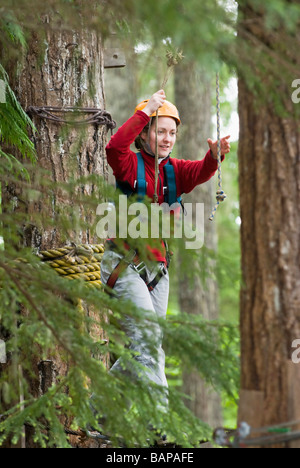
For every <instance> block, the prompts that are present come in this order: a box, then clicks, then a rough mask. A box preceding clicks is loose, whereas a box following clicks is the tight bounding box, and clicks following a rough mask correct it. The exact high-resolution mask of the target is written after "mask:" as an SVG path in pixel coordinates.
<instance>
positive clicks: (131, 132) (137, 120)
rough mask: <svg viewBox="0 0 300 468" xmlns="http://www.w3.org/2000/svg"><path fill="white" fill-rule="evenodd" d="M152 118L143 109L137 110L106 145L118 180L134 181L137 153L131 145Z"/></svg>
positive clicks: (109, 161)
mask: <svg viewBox="0 0 300 468" xmlns="http://www.w3.org/2000/svg"><path fill="white" fill-rule="evenodd" d="M149 120H150V118H149V117H148V116H147V115H146V114H145V113H144V112H142V111H137V112H136V114H134V115H133V116H132V117H131V118H130V119H129V120H127V122H125V124H124V125H122V127H120V128H119V130H118V131H117V133H115V135H113V136H112V137H111V140H110V142H109V143H108V145H107V147H106V154H107V161H108V164H109V165H110V166H111V167H112V169H113V171H114V176H115V177H116V179H117V180H120V181H127V182H129V183H130V184H131V185H132V184H133V183H134V180H135V178H136V171H137V160H136V157H135V153H134V152H133V151H131V149H130V145H132V143H133V142H134V140H135V139H136V137H137V136H138V135H139V134H140V133H141V132H142V130H143V128H144V127H145V126H146V125H147V124H148V122H149Z"/></svg>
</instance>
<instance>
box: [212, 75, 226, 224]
mask: <svg viewBox="0 0 300 468" xmlns="http://www.w3.org/2000/svg"><path fill="white" fill-rule="evenodd" d="M216 98H217V139H218V190H217V195H216V199H217V203H216V205H215V207H214V209H213V211H212V214H211V215H210V217H209V220H210V221H213V220H214V217H215V214H216V211H217V209H218V206H219V205H220V203H222V202H223V201H224V200H225V199H226V198H227V195H226V194H225V192H224V190H223V187H222V185H223V184H222V167H221V166H222V155H221V110H220V75H219V73H217V77H216Z"/></svg>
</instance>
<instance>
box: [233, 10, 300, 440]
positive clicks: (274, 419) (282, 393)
mask: <svg viewBox="0 0 300 468" xmlns="http://www.w3.org/2000/svg"><path fill="white" fill-rule="evenodd" d="M242 12H243V14H244V20H245V21H244V22H243V30H240V33H239V34H240V39H241V40H242V39H244V38H245V29H246V32H248V33H250V34H251V35H250V36H249V35H248V36H247V37H253V38H254V39H259V41H260V44H261V45H262V47H263V46H264V45H265V44H273V45H274V40H273V42H271V33H268V32H266V30H265V29H264V24H263V18H262V16H261V15H262V12H261V11H260V14H257V15H256V14H254V12H253V10H251V8H248V7H247V6H245V7H244V8H243V10H242ZM250 18H251V21H248V22H247V19H248V20H249V19H250ZM254 39H253V41H254ZM285 39H288V33H287V32H286V31H284V30H282V38H281V40H282V44H283V46H284V44H286V42H285ZM248 40H249V43H248V45H250V46H252V47H253V50H255V48H254V47H255V44H256V47H257V42H256V41H254V42H253V43H252V42H250V39H248ZM269 47H270V48H271V46H269ZM294 59H295V62H294V63H298V65H299V57H298V58H297V56H295V57H294ZM266 62H267V57H266ZM262 70H263V69H261V68H260V67H259V66H258V67H257V68H256V69H255V72H256V77H259V79H260V80H261V82H262V83H265V85H266V86H267V85H268V84H269V83H270V82H271V81H272V75H268V76H265V75H264V74H263V72H262ZM275 72H276V71H275V69H274V73H275ZM292 81H293V77H292V76H289V75H288V74H286V73H285V71H284V70H282V77H281V82H276V83H277V85H276V90H274V89H273V93H274V92H277V89H279V90H280V93H281V94H280V96H281V97H282V98H283V102H284V110H285V112H284V115H283V114H281V113H278V110H277V109H278V108H277V109H276V107H275V105H274V96H275V94H273V95H272V93H271V92H270V94H269V97H268V95H265V96H264V101H262V100H261V101H260V102H258V101H257V96H255V95H254V93H253V92H252V90H251V86H250V84H248V83H247V82H246V79H245V78H244V75H242V73H241V74H240V79H239V115H240V142H239V171H240V176H239V179H240V180H239V183H240V204H241V219H242V227H241V243H242V275H243V281H242V284H243V287H242V290H241V342H242V350H241V367H242V374H241V396H240V408H239V419H240V420H245V421H247V422H248V423H249V424H251V425H252V426H253V427H264V426H268V425H274V424H275V425H276V424H279V423H284V422H287V421H291V420H299V419H300V404H299V398H298V392H295V389H296V388H298V389H299V379H300V368H299V365H296V364H293V362H292V359H291V356H292V352H293V349H292V342H293V340H294V339H299V337H300V320H299V317H300V264H299V249H300V237H299V229H300V214H299V209H298V207H299V201H300V197H299V194H300V161H299V153H300V132H299V123H298V121H297V118H296V117H295V106H294V105H293V103H292V101H291V98H290V96H291V93H292V91H291V88H290V86H291V83H292ZM267 91H268V90H267V89H266V93H267ZM299 427H300V426H299ZM299 427H298V429H299ZM293 429H297V427H294V428H293ZM294 446H297V447H300V443H294Z"/></svg>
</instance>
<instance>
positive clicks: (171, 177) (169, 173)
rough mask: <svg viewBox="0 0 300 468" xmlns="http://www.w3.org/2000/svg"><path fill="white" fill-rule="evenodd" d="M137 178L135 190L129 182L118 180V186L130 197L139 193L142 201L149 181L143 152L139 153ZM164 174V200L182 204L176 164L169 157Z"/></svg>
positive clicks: (168, 202)
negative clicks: (175, 169)
mask: <svg viewBox="0 0 300 468" xmlns="http://www.w3.org/2000/svg"><path fill="white" fill-rule="evenodd" d="M136 156H137V178H136V181H135V184H134V190H132V188H131V187H130V185H129V184H128V183H127V182H120V181H117V188H119V189H120V190H121V191H122V192H123V193H124V194H125V195H127V196H128V197H130V196H131V195H133V194H134V193H136V194H137V196H138V199H139V200H140V201H142V200H143V199H144V198H145V196H146V194H147V182H146V171H145V162H144V159H143V156H142V154H141V153H137V155H136ZM164 174H165V181H166V186H164V187H163V194H164V202H165V203H167V204H168V205H169V206H172V205H173V204H174V203H179V204H180V205H182V198H181V197H177V186H176V177H175V171H174V166H173V164H172V163H171V161H170V159H168V162H167V164H165V166H164Z"/></svg>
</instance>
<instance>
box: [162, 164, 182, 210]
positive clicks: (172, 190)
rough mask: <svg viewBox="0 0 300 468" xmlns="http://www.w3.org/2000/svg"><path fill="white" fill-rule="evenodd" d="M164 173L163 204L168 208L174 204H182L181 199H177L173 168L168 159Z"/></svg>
mask: <svg viewBox="0 0 300 468" xmlns="http://www.w3.org/2000/svg"><path fill="white" fill-rule="evenodd" d="M164 172H165V180H166V181H167V190H166V193H165V194H164V196H165V202H166V203H168V204H169V205H170V206H171V205H173V204H174V203H180V204H181V202H182V198H181V197H177V186H176V177H175V171H174V166H173V164H171V161H170V159H169V160H168V162H167V164H166V165H165V166H164Z"/></svg>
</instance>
